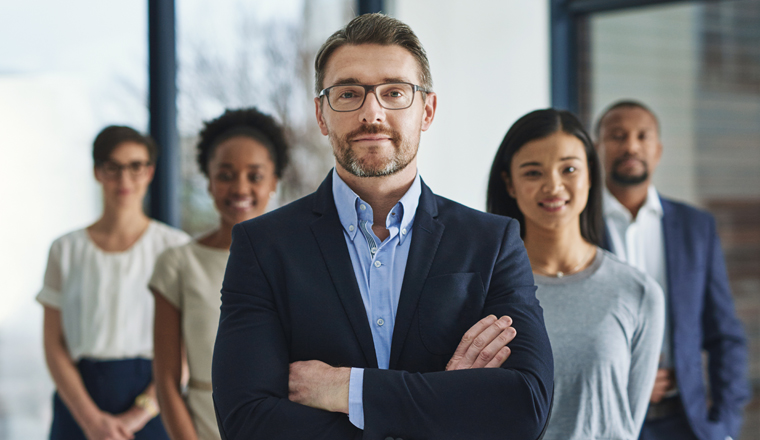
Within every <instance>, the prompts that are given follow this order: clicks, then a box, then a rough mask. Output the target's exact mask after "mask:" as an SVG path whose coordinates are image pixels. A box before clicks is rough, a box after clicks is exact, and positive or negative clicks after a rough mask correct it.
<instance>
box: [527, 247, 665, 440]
mask: <svg viewBox="0 0 760 440" xmlns="http://www.w3.org/2000/svg"><path fill="white" fill-rule="evenodd" d="M535 279H536V285H537V286H538V292H537V294H536V296H537V297H538V299H539V300H540V301H541V306H542V307H543V309H544V320H545V322H546V329H547V331H548V333H549V340H550V341H551V344H552V350H553V352H554V409H553V411H552V414H551V420H550V421H549V427H548V428H547V432H546V436H545V437H544V438H545V439H546V440H554V439H557V440H560V439H561V440H570V439H579V440H580V439H583V440H590V439H605V440H607V439H609V440H623V439H626V440H627V439H630V440H634V439H637V438H638V436H639V431H640V429H641V425H642V423H643V422H644V416H645V415H646V411H647V406H648V402H649V397H650V395H651V392H652V386H653V384H654V378H655V374H656V372H657V364H658V359H659V354H660V346H661V344H662V334H663V322H664V297H663V293H662V289H661V288H660V286H659V285H658V284H657V282H655V281H654V279H652V278H651V277H649V276H647V275H645V274H643V273H641V272H640V271H638V270H636V269H634V268H633V267H631V266H628V265H627V264H625V263H622V262H621V261H620V260H618V259H617V258H616V257H615V256H614V255H612V254H610V253H609V252H607V251H604V250H602V249H597V253H596V257H595V259H594V261H593V262H592V263H591V265H590V266H589V267H588V268H586V269H584V270H583V271H581V272H578V273H576V274H572V275H566V276H564V277H563V278H553V277H546V276H542V275H535Z"/></svg>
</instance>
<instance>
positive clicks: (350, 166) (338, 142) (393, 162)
mask: <svg viewBox="0 0 760 440" xmlns="http://www.w3.org/2000/svg"><path fill="white" fill-rule="evenodd" d="M329 138H330V143H331V144H332V146H333V155H334V156H335V160H336V161H337V162H338V164H339V165H340V166H341V167H343V169H345V170H346V171H348V172H349V173H351V174H353V175H354V176H356V177H384V176H391V175H393V174H396V173H398V172H399V171H401V170H403V169H404V168H406V167H407V165H409V164H410V163H411V162H412V160H414V158H415V157H416V156H417V148H414V149H412V148H411V146H410V145H409V144H408V143H406V142H404V141H403V140H399V141H396V140H393V141H392V142H393V146H394V148H395V154H394V155H393V157H391V158H390V159H388V160H387V161H386V162H385V163H384V164H381V165H380V166H375V167H370V166H368V165H366V164H363V163H362V162H361V160H360V159H359V158H357V157H356V155H355V154H354V150H353V149H352V148H351V145H350V143H349V142H348V140H344V139H338V138H337V137H336V136H335V135H333V133H332V132H330V133H329ZM399 144H400V145H399ZM336 147H337V148H336ZM418 147H419V144H418ZM407 153H409V154H407Z"/></svg>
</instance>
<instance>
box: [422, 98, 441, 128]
mask: <svg viewBox="0 0 760 440" xmlns="http://www.w3.org/2000/svg"><path fill="white" fill-rule="evenodd" d="M424 104H425V106H424V107H423V111H424V114H423V115H422V127H421V128H422V131H427V129H428V128H430V124H432V123H433V118H435V109H436V107H437V106H438V95H436V94H435V93H434V92H428V93H427V96H426V97H425V103H424Z"/></svg>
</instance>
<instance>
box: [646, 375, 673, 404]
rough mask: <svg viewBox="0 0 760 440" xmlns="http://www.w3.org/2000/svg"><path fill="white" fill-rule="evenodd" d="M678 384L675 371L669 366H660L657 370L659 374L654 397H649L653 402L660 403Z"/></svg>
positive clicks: (656, 378) (656, 377)
mask: <svg viewBox="0 0 760 440" xmlns="http://www.w3.org/2000/svg"><path fill="white" fill-rule="evenodd" d="M675 385H676V379H675V372H674V371H673V370H672V369H669V368H660V369H658V370H657V376H655V379H654V388H653V389H652V397H651V399H649V400H650V401H651V402H652V403H660V401H661V400H662V398H663V397H665V394H667V393H668V391H670V390H672V389H673V387H675Z"/></svg>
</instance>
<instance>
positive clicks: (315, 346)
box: [213, 176, 553, 440]
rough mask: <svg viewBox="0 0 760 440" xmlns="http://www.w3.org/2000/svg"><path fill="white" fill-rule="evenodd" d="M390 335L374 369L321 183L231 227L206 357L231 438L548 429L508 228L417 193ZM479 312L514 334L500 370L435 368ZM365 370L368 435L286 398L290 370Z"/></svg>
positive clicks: (545, 360) (524, 267)
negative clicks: (386, 364)
mask: <svg viewBox="0 0 760 440" xmlns="http://www.w3.org/2000/svg"><path fill="white" fill-rule="evenodd" d="M413 227H414V234H413V236H412V243H411V248H410V251H409V259H408V263H407V267H406V272H405V276H404V281H403V286H402V289H401V297H400V300H399V304H398V310H397V314H396V322H395V327H394V333H393V338H392V347H391V356H390V369H389V370H380V369H378V368H377V360H376V357H375V351H374V345H373V342H372V334H371V333H370V327H369V323H368V320H367V314H366V311H365V308H364V305H363V303H362V299H361V295H360V293H359V288H358V285H357V282H356V278H355V275H354V272H353V269H352V266H351V258H350V256H349V254H348V249H347V247H346V242H345V239H344V237H343V232H342V229H341V224H340V221H339V219H338V212H337V210H336V208H335V202H334V199H333V194H332V181H331V179H330V177H329V176H328V178H327V179H326V180H325V181H324V182H323V183H322V185H321V186H320V187H319V189H318V190H317V192H316V193H314V194H311V195H309V196H307V197H305V198H303V199H300V200H298V201H296V202H293V203H291V204H289V205H287V206H284V207H282V208H280V209H277V210H275V211H273V212H271V213H269V214H266V215H263V216H260V217H258V218H256V219H253V220H250V221H247V222H244V223H241V224H239V225H237V226H235V228H234V230H233V241H232V247H231V249H230V251H231V254H230V259H229V262H228V264H227V272H226V274H225V277H224V285H223V288H222V308H221V318H220V322H219V332H218V335H217V339H216V345H215V349H214V359H213V384H214V402H215V406H216V408H217V418H218V420H219V425H220V430H221V431H222V435H223V437H226V438H228V439H266V440H276V439H287V440H293V439H298V440H305V439H325V440H341V439H361V438H363V439H367V440H375V439H380V440H382V439H386V438H387V437H392V438H394V439H396V438H402V439H405V440H420V439H429V440H446V439H458V440H461V439H478V440H488V439H504V438H509V439H526V440H527V439H530V440H533V439H535V438H536V437H538V434H539V432H540V431H541V429H542V428H543V426H544V423H545V421H546V417H547V413H548V411H549V404H550V398H551V390H552V387H553V362H552V354H551V348H550V345H549V339H548V336H547V334H546V330H545V327H544V321H543V312H542V309H541V307H540V306H539V304H538V300H537V299H536V297H535V290H536V288H535V287H534V284H533V275H532V273H531V268H530V264H529V262H528V258H527V255H526V252H525V248H524V247H523V244H522V241H521V240H520V234H519V231H518V228H519V225H518V223H517V221H515V220H512V219H509V218H506V217H499V216H495V215H490V214H484V213H481V212H477V211H474V210H472V209H469V208H466V207H464V206H462V205H459V204H457V203H454V202H452V201H450V200H446V199H444V198H442V197H438V196H436V195H434V194H433V193H432V192H431V191H430V189H429V188H428V187H427V186H426V185H425V184H424V183H423V185H422V195H421V197H420V203H419V207H418V209H417V212H416V216H415V220H414V225H413ZM489 314H494V315H496V316H501V315H509V316H511V317H512V319H513V320H514V328H515V329H516V330H517V337H516V338H515V340H514V341H513V342H512V343H510V347H511V349H512V354H511V356H510V357H509V359H508V360H507V361H506V362H505V363H504V365H503V366H502V368H499V369H478V370H465V371H453V372H445V371H444V369H445V366H446V363H447V362H448V360H449V358H450V357H451V355H452V354H453V352H454V349H455V348H456V346H457V344H458V343H459V341H460V339H461V337H462V335H463V334H464V333H465V331H466V330H468V329H469V328H470V327H471V326H472V325H473V324H475V323H476V322H477V321H478V320H479V319H481V318H482V317H484V316H487V315H489ZM312 359H315V360H320V361H323V362H326V363H328V364H330V365H333V366H347V367H363V368H366V370H365V373H364V386H363V401H364V412H365V426H364V430H363V431H362V430H359V429H357V428H356V427H354V426H353V425H352V424H351V423H350V422H349V420H348V416H347V415H345V414H338V413H330V412H326V411H322V410H318V409H313V408H309V407H306V406H303V405H300V404H296V403H293V402H291V401H289V400H288V364H289V363H291V362H295V361H300V360H312Z"/></svg>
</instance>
